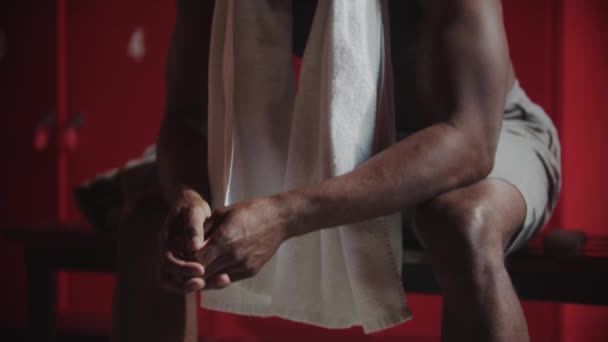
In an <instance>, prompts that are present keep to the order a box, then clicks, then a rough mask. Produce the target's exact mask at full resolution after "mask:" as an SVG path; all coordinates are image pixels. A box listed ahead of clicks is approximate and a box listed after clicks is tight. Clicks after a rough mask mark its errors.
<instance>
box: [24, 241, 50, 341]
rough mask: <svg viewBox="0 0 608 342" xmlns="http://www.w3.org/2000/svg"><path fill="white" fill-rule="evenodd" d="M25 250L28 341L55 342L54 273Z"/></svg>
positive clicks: (43, 262)
mask: <svg viewBox="0 0 608 342" xmlns="http://www.w3.org/2000/svg"><path fill="white" fill-rule="evenodd" d="M33 254H35V253H30V252H28V251H27V249H26V268H27V270H26V272H27V301H28V302H27V307H28V313H27V320H28V322H27V323H28V332H27V333H28V341H44V342H51V341H55V338H56V329H55V272H54V270H52V269H51V268H50V267H47V266H48V265H45V261H44V260H41V259H40V258H39V257H38V256H36V255H33Z"/></svg>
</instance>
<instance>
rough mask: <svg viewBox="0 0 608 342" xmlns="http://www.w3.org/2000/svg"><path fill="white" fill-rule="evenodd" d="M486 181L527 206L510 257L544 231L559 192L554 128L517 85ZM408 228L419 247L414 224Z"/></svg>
mask: <svg viewBox="0 0 608 342" xmlns="http://www.w3.org/2000/svg"><path fill="white" fill-rule="evenodd" d="M488 178H498V179H502V180H504V181H507V182H509V183H511V184H512V185H513V186H515V188H517V190H519V192H520V193H521V195H522V197H523V198H524V200H525V202H526V217H525V220H524V223H523V224H522V227H521V229H520V230H519V231H518V233H517V234H515V235H514V236H513V237H512V239H511V241H510V243H509V245H508V247H507V251H506V253H507V254H509V253H512V252H514V251H516V250H517V249H519V248H521V247H523V246H525V245H526V243H527V242H528V241H529V240H530V239H531V238H532V236H533V235H534V234H536V233H537V232H539V231H540V230H541V229H542V228H543V226H544V225H545V223H547V221H548V219H549V217H550V215H551V213H552V212H553V209H555V206H556V204H557V200H558V197H559V192H560V189H561V164H560V144H559V138H558V135H557V131H556V129H555V126H554V125H553V123H552V122H551V119H550V118H549V117H548V116H547V114H546V113H545V111H544V110H543V109H542V108H541V107H539V106H538V105H536V104H535V103H533V102H532V101H531V100H530V99H529V98H528V96H527V95H526V93H525V92H524V90H523V89H522V88H521V87H520V85H519V83H518V82H516V83H515V85H514V86H513V89H511V91H510V93H509V95H508V96H507V100H506V104H505V114H504V120H503V124H502V129H501V132H500V138H499V141H498V147H497V150H496V159H495V163H494V169H493V170H492V172H491V173H490V175H489V176H488ZM408 216H409V217H408ZM412 218H413V217H412V215H408V214H405V217H404V219H405V220H404V222H408V221H409V222H413V219H412ZM409 228H410V229H411V230H412V232H413V236H416V239H417V240H418V242H419V243H420V244H422V240H421V239H420V238H419V237H418V236H417V234H416V230H415V228H414V226H413V224H409Z"/></svg>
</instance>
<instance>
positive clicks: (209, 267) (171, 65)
mask: <svg viewBox="0 0 608 342" xmlns="http://www.w3.org/2000/svg"><path fill="white" fill-rule="evenodd" d="M411 3H416V2H412V1H393V4H392V5H391V15H392V16H398V15H400V14H399V13H398V12H399V11H400V10H403V13H407V9H406V8H402V6H403V7H407V6H409V5H408V4H411ZM417 4H418V5H419V6H420V10H421V13H422V15H421V16H420V17H419V18H418V19H419V20H417V21H416V22H417V24H416V25H418V27H417V28H416V30H415V32H416V35H415V42H414V44H415V47H416V56H415V58H414V59H413V61H414V63H413V64H412V65H413V67H412V68H409V69H408V66H407V63H405V62H403V63H402V62H401V61H402V58H405V57H406V56H405V55H404V54H403V53H401V51H399V46H400V45H399V44H400V41H399V37H397V36H394V37H392V39H393V44H392V45H393V49H394V51H393V64H394V65H395V85H396V96H395V97H396V99H398V100H397V103H396V109H397V115H398V116H399V117H398V121H399V122H400V123H401V124H402V125H403V126H405V127H407V128H408V129H409V130H411V131H415V133H413V134H411V135H409V136H408V137H407V138H405V139H402V140H401V141H399V142H398V143H396V144H394V145H393V146H391V147H390V148H387V149H386V150H384V151H382V152H381V153H379V154H377V155H375V156H374V157H372V158H371V159H369V160H368V161H366V162H365V163H364V164H362V165H361V166H360V167H358V168H357V169H355V170H353V171H351V172H349V173H347V174H344V175H341V176H339V177H334V178H331V179H327V180H325V181H323V182H321V183H319V184H313V185H310V186H308V187H304V188H300V189H294V190H292V191H289V192H286V193H278V194H276V195H273V196H270V197H267V198H257V199H252V200H249V201H244V202H240V203H236V204H234V205H231V206H229V207H226V208H221V209H218V210H216V211H215V212H213V214H212V213H211V210H210V208H209V205H208V204H207V202H210V201H212V200H213V199H212V198H210V196H209V184H208V178H207V163H206V153H207V142H206V140H204V138H202V137H201V136H200V135H199V134H197V133H196V132H194V131H193V130H192V129H191V128H189V126H188V125H187V124H186V122H187V121H191V120H192V119H197V118H199V117H200V115H205V114H206V110H207V70H206V68H207V62H208V44H205V43H204V42H208V38H209V35H210V22H211V14H212V10H211V9H212V6H213V4H212V3H211V2H209V1H203V0H182V1H179V11H178V18H177V23H176V27H175V32H174V35H173V40H172V44H171V48H170V53H169V59H168V71H167V113H166V116H165V119H164V122H163V126H162V128H161V132H160V135H159V140H158V163H159V170H160V180H161V185H162V189H163V193H164V195H165V198H166V199H167V201H168V203H169V204H170V209H169V214H168V217H167V219H166V221H165V224H164V226H163V227H162V228H161V227H160V225H158V228H157V229H159V230H160V236H161V239H160V248H161V250H162V255H161V256H160V257H159V258H160V259H161V260H162V261H161V262H160V267H159V269H158V270H157V272H158V274H159V276H160V279H161V283H162V286H163V287H164V288H165V289H167V290H169V291H171V292H174V293H177V294H182V296H179V295H175V297H174V298H175V300H176V301H180V300H181V302H180V303H182V305H181V306H179V307H178V308H177V309H176V310H182V311H180V312H183V311H184V310H185V307H186V306H185V304H183V303H184V297H183V294H186V293H192V292H195V291H199V290H204V289H211V288H222V287H226V286H230V284H231V283H232V282H235V281H238V280H241V279H245V278H249V277H252V276H254V275H255V274H256V273H257V272H258V271H259V270H260V269H261V267H262V266H263V265H264V263H265V262H266V261H267V260H268V259H269V258H270V257H271V256H272V255H273V254H274V252H275V251H276V250H277V248H278V247H279V246H280V244H281V243H282V242H283V241H285V240H286V239H289V238H291V237H295V236H298V235H303V234H307V233H309V232H312V231H316V230H319V229H327V228H330V227H334V226H339V225H345V224H349V223H353V222H357V221H361V220H366V219H370V218H374V217H378V216H382V215H387V214H390V213H394V212H396V211H399V210H402V209H404V208H416V215H415V217H416V226H417V229H418V232H419V233H420V236H421V237H422V238H423V240H424V243H425V245H426V246H427V249H428V251H429V253H430V255H431V259H432V264H433V269H434V271H435V273H436V276H437V279H438V281H439V284H440V286H441V289H442V294H443V298H444V311H443V325H442V340H443V341H496V342H498V341H528V333H527V327H526V322H525V319H524V317H523V313H522V310H521V306H520V304H519V301H518V299H517V296H516V295H515V292H514V290H513V287H512V285H511V281H510V279H509V277H508V274H507V272H506V270H505V266H504V251H505V248H506V246H507V244H508V242H509V240H510V238H511V237H512V235H513V234H514V233H515V232H516V231H517V230H518V229H519V227H520V226H521V224H522V222H523V219H524V216H525V209H526V207H525V202H524V200H523V198H522V197H521V195H520V193H519V192H518V191H517V189H515V188H514V187H513V186H512V185H510V184H508V183H506V182H504V181H501V180H497V179H487V178H486V177H487V175H488V174H489V172H490V171H491V170H492V167H493V162H494V154H495V149H496V145H497V141H498V136H499V132H500V127H501V123H502V117H503V107H504V104H505V96H506V94H507V92H508V91H509V90H510V88H511V86H512V85H513V82H514V75H513V71H512V67H511V63H510V59H509V54H508V48H507V41H506V35H505V32H504V25H503V22H502V9H501V4H500V1H499V0H426V1H421V2H420V3H417ZM404 22H407V21H404ZM409 22H411V21H409ZM391 26H393V25H391ZM397 27H398V26H397ZM410 43H411V41H406V40H404V42H403V44H410ZM404 50H407V49H404ZM403 65H405V66H403ZM412 75H415V76H414V77H412ZM411 94H413V95H411ZM209 167H213V165H209ZM125 228H126V227H125ZM127 254H128V253H123V260H122V261H121V262H123V263H127V262H128V260H131V259H132V258H134V256H133V255H131V256H129V255H127ZM129 258H131V259H129ZM140 258H141V256H140ZM134 269H135V267H134ZM122 276H123V277H124V279H120V278H119V283H118V288H117V303H120V302H121V301H129V300H131V301H135V299H134V298H136V297H137V294H136V293H127V292H126V290H122V291H121V288H126V285H121V284H130V285H131V286H135V285H134V284H137V282H138V280H136V278H137V277H138V275H137V274H132V275H130V274H128V272H123V274H122ZM139 284H141V286H142V287H145V286H148V287H149V286H150V285H149V284H147V283H144V282H140V283H139ZM121 286H122V287H121ZM132 292H135V291H132ZM129 294H131V295H129ZM165 296H169V295H168V294H165ZM159 300H160V299H159ZM118 307H120V305H118V304H117V308H118ZM194 311H195V310H193V309H190V311H188V315H186V316H188V317H191V316H190V315H193V314H194V313H195V312H194ZM116 314H117V318H116V326H117V327H122V329H115V334H114V338H115V340H117V341H123V340H124V341H126V340H129V337H128V336H139V337H140V338H139V339H141V336H143V335H142V334H144V333H145V334H150V338H147V337H146V338H145V340H154V339H152V338H153V337H154V336H155V335H154V333H153V332H151V331H150V330H148V331H146V332H144V331H139V332H138V331H135V330H131V331H129V328H128V327H129V326H130V323H129V322H130V321H131V322H133V321H135V320H141V319H148V318H150V317H151V313H150V310H149V308H141V312H140V313H139V314H131V315H125V314H121V311H120V309H117V311H116ZM166 316H167V317H166V318H164V319H167V320H172V321H175V320H176V319H181V320H182V321H181V322H182V323H183V322H184V317H183V315H182V316H181V317H179V318H171V317H170V316H171V315H169V314H167V315H166ZM155 318H156V319H159V317H158V316H156V317H155ZM188 322H190V323H189V324H187V325H184V324H181V325H180V324H167V326H172V327H177V328H175V329H174V333H175V337H174V339H166V340H167V341H169V340H172V341H176V340H193V338H194V337H192V333H189V334H186V335H190V336H189V337H188V336H186V337H184V336H185V335H184V329H185V330H187V331H189V332H192V331H196V330H195V327H193V326H192V325H195V322H196V320H189V321H188ZM162 324H165V322H163V321H157V322H154V325H151V326H150V327H149V329H151V330H152V331H154V329H156V330H160V329H162V326H161V325H162ZM183 327H185V328H183ZM119 330H120V331H122V333H121V332H119ZM163 331H164V332H165V333H166V332H167V331H166V329H165V330H163ZM138 334H139V335H138ZM156 340H158V339H156Z"/></svg>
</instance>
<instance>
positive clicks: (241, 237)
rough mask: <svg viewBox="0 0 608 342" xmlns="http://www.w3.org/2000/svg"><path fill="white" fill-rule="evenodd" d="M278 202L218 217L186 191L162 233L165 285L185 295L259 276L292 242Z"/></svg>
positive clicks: (238, 207)
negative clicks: (268, 263)
mask: <svg viewBox="0 0 608 342" xmlns="http://www.w3.org/2000/svg"><path fill="white" fill-rule="evenodd" d="M275 204H276V201H274V200H272V199H270V198H264V199H257V200H251V201H244V202H240V203H236V204H234V205H231V206H229V207H225V208H221V209H217V210H216V211H214V212H213V213H212V212H211V209H210V207H209V205H208V204H207V202H206V201H205V200H203V198H201V196H199V194H198V193H196V192H195V191H191V190H185V191H182V193H181V194H180V197H179V199H178V200H177V201H175V203H174V204H173V205H172V208H171V210H170V212H169V215H168V217H167V219H166V221H165V223H164V226H163V228H162V229H161V231H160V234H159V239H160V241H159V242H160V253H161V256H160V263H159V270H158V276H159V279H160V284H161V286H162V287H163V288H164V289H166V290H168V291H171V292H174V293H180V294H185V293H190V292H194V291H200V290H204V289H218V288H224V287H226V286H228V285H230V284H231V283H233V282H236V281H238V280H241V279H245V278H250V277H253V276H254V275H255V274H257V272H258V271H259V270H260V269H261V268H262V266H263V265H264V264H265V263H266V262H267V261H268V259H270V257H272V255H273V254H274V253H275V251H276V250H277V249H278V247H279V246H280V244H281V243H282V242H283V241H284V240H286V239H287V238H288V234H287V229H286V224H285V223H284V222H282V221H284V220H283V219H282V215H280V213H279V211H278V209H277V206H276V205H275Z"/></svg>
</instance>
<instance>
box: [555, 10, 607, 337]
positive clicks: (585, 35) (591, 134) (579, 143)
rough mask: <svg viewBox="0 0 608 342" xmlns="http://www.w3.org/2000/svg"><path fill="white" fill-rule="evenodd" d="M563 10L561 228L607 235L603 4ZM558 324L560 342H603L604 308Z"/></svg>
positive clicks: (574, 310)
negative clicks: (562, 188)
mask: <svg viewBox="0 0 608 342" xmlns="http://www.w3.org/2000/svg"><path fill="white" fill-rule="evenodd" d="M563 6H564V12H563V13H564V17H563V20H564V22H563V45H562V56H563V69H562V76H563V78H562V82H561V94H562V104H561V106H562V110H563V117H562V120H563V121H562V132H561V133H562V145H563V154H562V157H563V168H564V170H563V171H564V191H563V196H562V206H563V209H564V210H563V213H562V218H563V225H564V227H567V228H568V229H582V230H585V231H587V232H589V233H590V234H598V235H607V234H608V210H606V205H605V199H606V193H608V178H606V177H607V175H608V153H607V152H606V150H605V148H606V146H607V144H606V143H607V136H606V131H607V130H608V44H607V43H606V42H607V41H608V37H607V35H608V1H605V0H584V1H581V0H564V5H563ZM607 290H608V289H607ZM561 322H562V326H561V334H562V339H561V340H562V341H563V342H577V341H591V342H595V341H597V342H600V341H608V326H607V323H608V308H605V307H604V308H602V307H592V306H581V305H564V306H563V307H562V310H561Z"/></svg>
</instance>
